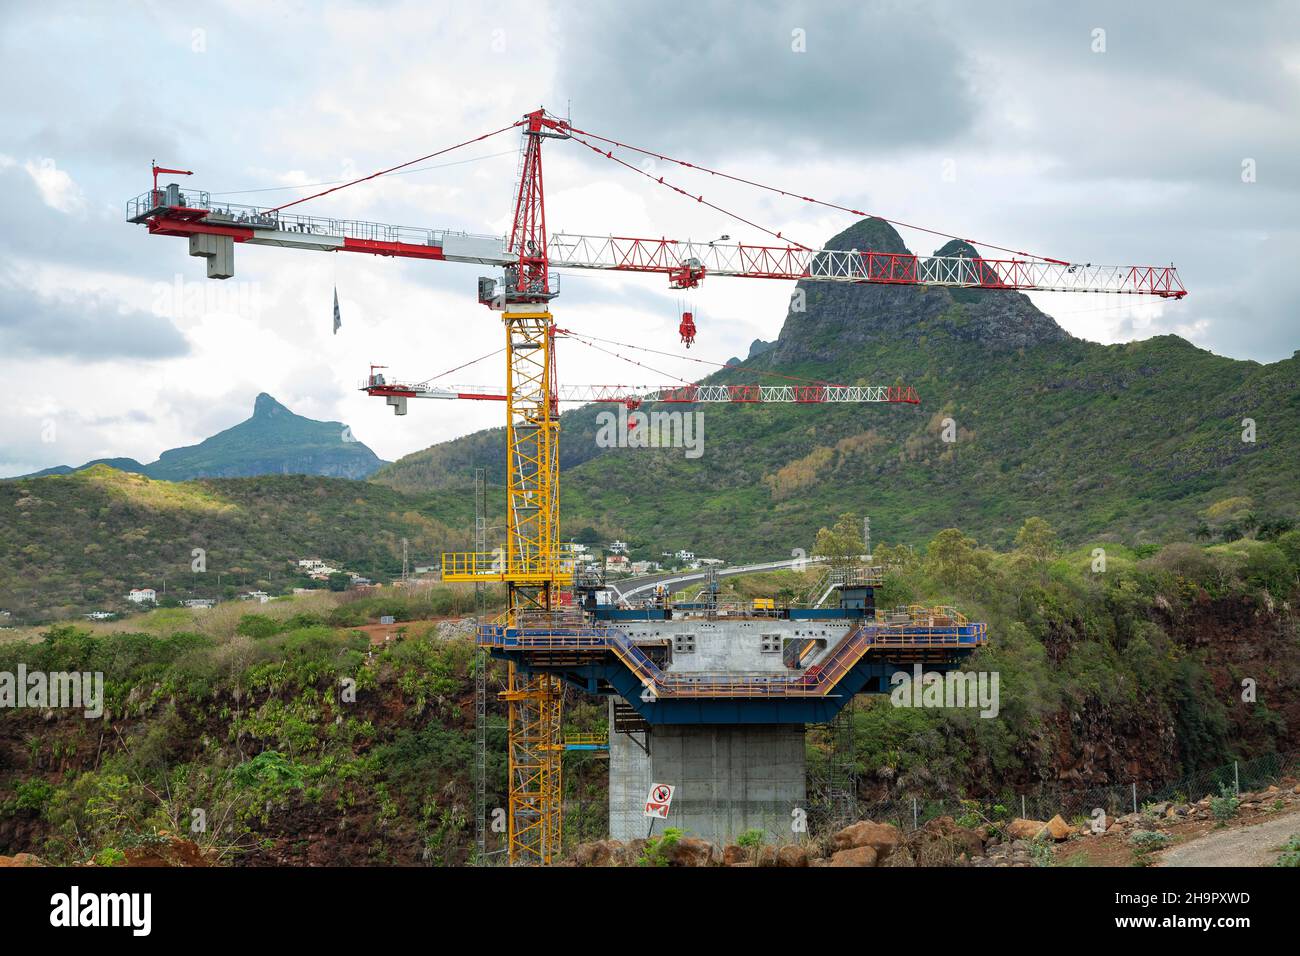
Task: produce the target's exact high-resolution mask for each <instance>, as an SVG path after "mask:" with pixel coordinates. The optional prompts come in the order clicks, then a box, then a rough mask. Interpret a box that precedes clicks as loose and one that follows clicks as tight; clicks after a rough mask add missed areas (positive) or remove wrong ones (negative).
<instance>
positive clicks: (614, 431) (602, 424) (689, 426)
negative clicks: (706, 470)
mask: <svg viewBox="0 0 1300 956" xmlns="http://www.w3.org/2000/svg"><path fill="white" fill-rule="evenodd" d="M596 447H597V448H684V449H685V450H686V457H687V458H699V457H700V456H701V455H703V454H704V413H703V412H700V411H695V412H683V411H674V412H659V411H655V412H642V411H631V410H629V409H628V407H627V406H626V405H620V406H619V409H618V411H617V412H611V411H604V412H600V413H599V414H597V415H596Z"/></svg>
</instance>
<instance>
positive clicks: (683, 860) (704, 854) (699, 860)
mask: <svg viewBox="0 0 1300 956" xmlns="http://www.w3.org/2000/svg"><path fill="white" fill-rule="evenodd" d="M662 852H663V857H664V859H665V860H666V861H667V862H668V865H669V866H709V865H710V864H712V863H721V862H722V854H721V853H720V852H719V851H718V848H717V847H716V846H714V845H713V844H712V843H710V842H709V841H708V840H701V839H699V838H698V837H682V838H681V839H679V840H678V841H677V842H676V843H673V844H671V845H669V846H665V847H664V848H663V851H662Z"/></svg>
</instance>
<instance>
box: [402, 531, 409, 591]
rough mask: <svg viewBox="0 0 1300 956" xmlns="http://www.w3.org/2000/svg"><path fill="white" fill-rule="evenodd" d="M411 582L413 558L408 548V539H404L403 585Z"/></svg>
mask: <svg viewBox="0 0 1300 956" xmlns="http://www.w3.org/2000/svg"><path fill="white" fill-rule="evenodd" d="M410 583H411V559H410V553H409V552H408V550H407V545H406V539H405V538H403V539H402V587H406V586H407V585H409V584H410Z"/></svg>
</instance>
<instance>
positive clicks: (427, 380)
mask: <svg viewBox="0 0 1300 956" xmlns="http://www.w3.org/2000/svg"><path fill="white" fill-rule="evenodd" d="M504 351H505V346H502V347H501V348H499V349H497V350H496V351H495V352H489V353H488V354H487V355H480V356H479V357H478V358H476V359H470V360H469V361H468V362H466V363H465V364H464V365H457V366H456V367H455V368H449V369H447V371H445V372H439V373H438V374H437V375H430V376H429V377H428V378H422V379H420V380H419V381H418V382H412V383H411V384H413V385H428V384H429V383H430V382H434V381H437V380H438V379H440V378H442V377H444V376H446V375H450V374H451V373H452V372H459V371H460V370H461V369H463V368H469V367H470V366H471V365H477V364H478V363H479V362H482V361H483V360H484V359H490V358H492V357H493V356H494V355H500V354H501V353H502V352H504Z"/></svg>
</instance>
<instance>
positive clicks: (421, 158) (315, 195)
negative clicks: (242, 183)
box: [264, 121, 522, 214]
mask: <svg viewBox="0 0 1300 956" xmlns="http://www.w3.org/2000/svg"><path fill="white" fill-rule="evenodd" d="M521 123H522V121H519V122H515V123H511V124H510V125H509V126H503V127H501V129H497V130H493V131H492V132H490V133H484V134H483V135H482V136H475V137H474V138H473V139H467V140H465V142H463V143H457V144H456V145H455V146H448V147H447V148H445V149H440V150H438V151H437V152H436V153H429V154H428V155H426V156H419V157H416V158H415V159H412V160H410V161H409V162H405V163H400V164H399V165H397V166H390V167H389V168H388V169H381V170H379V171H378V172H376V173H371V174H370V175H369V176H362V177H360V178H359V179H352V180H349V181H348V182H345V183H343V184H342V185H341V186H334V187H332V188H330V189H323V190H321V191H320V192H318V193H312V194H311V195H310V196H303V197H302V198H301V199H295V200H294V201H293V202H287V203H284V204H283V205H280V206H275V207H274V208H272V209H267V210H265V211H264V214H266V213H273V212H279V211H280V210H281V209H288V208H289V207H290V206H296V205H298V204H299V203H303V202H306V201H307V200H309V199H318V198H319V197H321V196H328V195H329V194H330V193H336V192H338V191H339V190H340V189H347V188H348V187H349V186H355V185H356V184H357V183H364V182H366V181H367V180H371V179H377V178H378V177H380V176H387V175H388V174H389V173H395V172H397V170H399V169H405V168H406V167H407V166H414V165H415V164H416V163H422V162H424V161H425V160H426V159H433V158H434V157H435V156H442V155H443V154H444V153H450V152H451V151H452V150H454V149H460V148H461V147H462V146H469V145H470V144H471V143H480V142H482V141H483V140H485V139H488V138H489V137H492V136H496V135H498V134H500V133H504V132H506V131H507V130H512V129H514V128H515V127H517V126H519V125H521Z"/></svg>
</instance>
